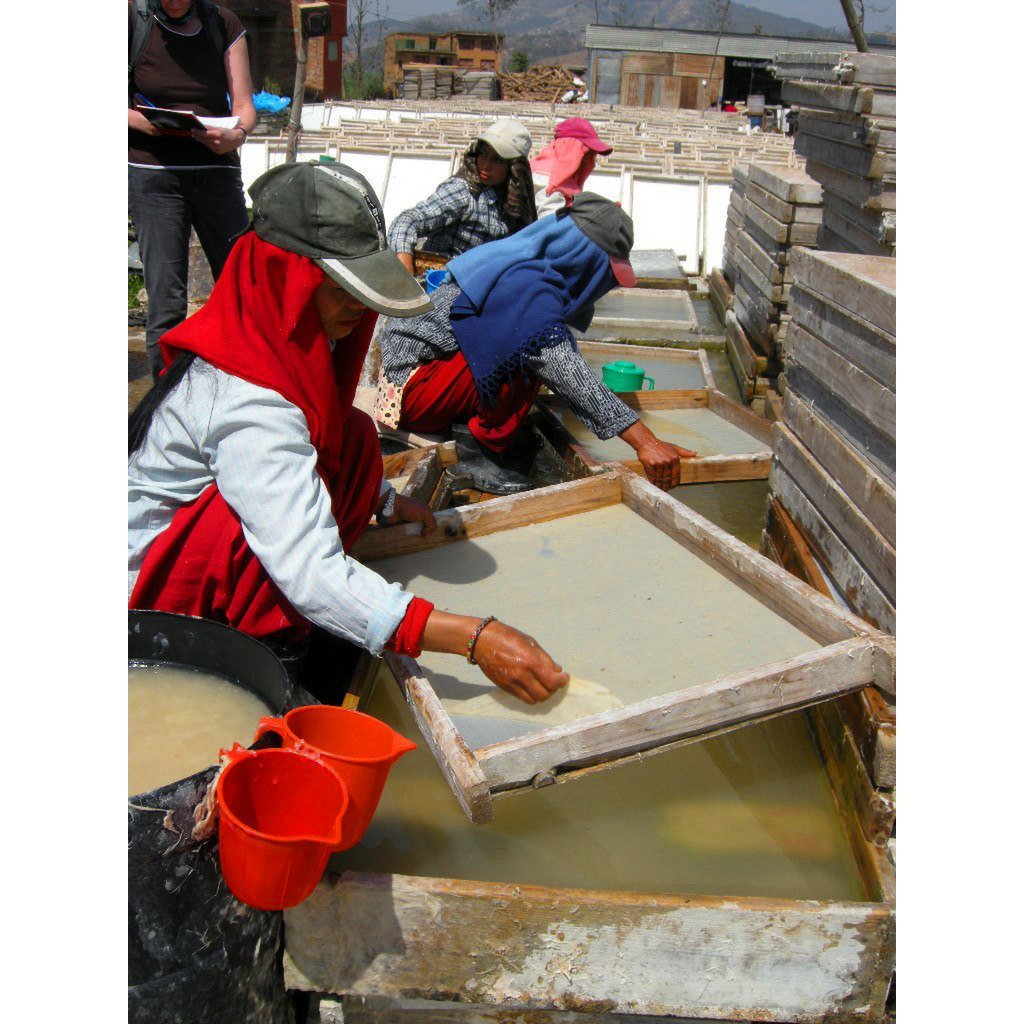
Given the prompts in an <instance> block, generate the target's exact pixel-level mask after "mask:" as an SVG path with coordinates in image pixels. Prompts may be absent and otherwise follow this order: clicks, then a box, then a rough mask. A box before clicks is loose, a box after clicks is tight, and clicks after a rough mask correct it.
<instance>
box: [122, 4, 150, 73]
mask: <svg viewBox="0 0 1024 1024" xmlns="http://www.w3.org/2000/svg"><path fill="white" fill-rule="evenodd" d="M152 27H153V18H152V16H151V14H150V11H149V0H132V23H131V27H130V28H129V29H128V85H129V88H130V87H131V77H132V75H133V74H134V72H135V65H136V64H138V62H139V57H141V56H142V51H143V50H144V49H145V48H146V42H147V40H148V39H149V30H150V29H151V28H152Z"/></svg>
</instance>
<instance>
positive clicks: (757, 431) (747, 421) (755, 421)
mask: <svg viewBox="0 0 1024 1024" xmlns="http://www.w3.org/2000/svg"><path fill="white" fill-rule="evenodd" d="M708 408H709V409H710V410H711V411H712V412H713V413H715V415H717V416H721V417H722V419H724V420H728V421H729V422H730V423H731V424H732V425H733V426H735V427H739V428H740V430H744V431H746V432H747V433H748V434H752V435H753V436H754V437H756V438H757V439H758V440H760V441H762V442H763V443H764V444H765V445H766V446H767V447H769V448H770V447H771V443H772V426H771V424H770V423H769V422H768V421H767V420H766V419H765V418H764V417H763V416H758V415H756V414H755V413H753V412H751V411H750V410H749V409H747V408H746V407H745V406H742V405H738V404H737V403H736V402H734V401H733V400H732V399H731V398H728V397H726V396H725V395H723V394H722V392H721V391H717V390H715V389H713V388H709V389H708Z"/></svg>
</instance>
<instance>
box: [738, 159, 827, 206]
mask: <svg viewBox="0 0 1024 1024" xmlns="http://www.w3.org/2000/svg"><path fill="white" fill-rule="evenodd" d="M748 175H749V180H750V181H752V182H753V183H754V184H755V185H759V186H760V187H761V188H762V189H764V190H765V191H766V192H769V193H771V194H772V195H773V196H776V197H777V198H779V199H781V200H782V201H783V202H786V203H804V204H809V205H812V206H820V205H821V199H822V194H821V185H820V184H818V182H816V181H815V180H814V179H813V178H812V177H811V176H810V175H809V174H808V173H807V172H806V171H805V170H803V169H802V168H800V167H782V166H777V165H774V164H772V165H768V164H759V163H753V164H751V165H750V168H749V171H748Z"/></svg>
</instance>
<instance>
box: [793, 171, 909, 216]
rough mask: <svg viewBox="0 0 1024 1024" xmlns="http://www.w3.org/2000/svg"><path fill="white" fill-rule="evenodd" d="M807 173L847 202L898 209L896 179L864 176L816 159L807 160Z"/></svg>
mask: <svg viewBox="0 0 1024 1024" xmlns="http://www.w3.org/2000/svg"><path fill="white" fill-rule="evenodd" d="M807 173H808V174H810V175H811V176H812V177H813V178H814V180H815V181H820V182H821V185H822V188H824V189H825V190H826V191H828V192H835V193H838V194H839V195H841V196H842V197H843V198H844V199H846V200H847V202H850V203H855V204H857V205H858V206H862V207H864V209H866V210H895V209H896V182H895V181H885V180H884V179H878V178H862V177H860V176H859V175H856V174H849V173H847V172H846V171H841V170H839V168H837V167H831V166H829V165H828V164H823V163H819V162H818V161H816V160H808V161H807Z"/></svg>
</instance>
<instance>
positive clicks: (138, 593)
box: [128, 409, 382, 644]
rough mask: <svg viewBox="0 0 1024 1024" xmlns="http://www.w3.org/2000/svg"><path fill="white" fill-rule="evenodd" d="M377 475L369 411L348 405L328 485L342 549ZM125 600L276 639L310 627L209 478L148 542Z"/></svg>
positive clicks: (365, 519)
mask: <svg viewBox="0 0 1024 1024" xmlns="http://www.w3.org/2000/svg"><path fill="white" fill-rule="evenodd" d="M381 476H382V465H381V458H380V445H379V443H378V441H377V431H376V429H375V428H374V426H373V423H372V421H371V420H370V418H369V416H367V415H366V414H365V413H363V412H360V411H359V410H357V409H353V410H352V412H351V413H350V415H349V419H348V421H347V422H346V424H345V444H344V447H343V448H342V453H341V466H340V468H339V470H338V473H337V475H336V476H335V478H334V480H333V482H331V483H330V484H329V485H328V486H329V489H330V491H331V504H332V509H333V512H334V517H335V519H336V520H337V523H338V532H339V534H340V535H341V542H342V545H343V547H344V548H345V550H346V551H348V550H350V549H351V547H352V545H353V544H355V542H356V541H357V540H358V539H359V537H360V535H361V534H362V533H363V531H364V530H365V529H366V527H367V525H368V524H369V522H370V517H371V516H372V515H373V513H374V510H375V509H376V507H377V502H378V500H379V497H380V482H381ZM128 607H129V608H150V609H154V610H156V611H164V612H178V613H180V614H182V615H198V616H201V617H202V618H204V619H213V620H214V621H215V622H224V623H227V625H229V626H234V627H235V628H236V629H240V630H241V631H242V632H243V633H248V634H249V636H255V637H259V638H260V639H273V640H274V641H275V642H277V643H281V644H291V643H296V642H298V641H299V640H301V639H303V637H305V636H306V635H307V634H308V633H309V631H310V624H309V622H308V621H307V620H306V619H305V618H304V617H303V616H302V615H301V614H300V613H299V612H298V611H296V609H295V608H293V607H292V604H291V602H290V601H289V600H288V599H287V598H286V597H285V596H284V594H282V593H281V591H280V590H279V589H278V588H277V584H275V583H274V581H273V580H272V579H271V578H270V576H269V575H268V574H267V571H266V569H264V568H263V565H262V564H261V563H260V561H259V559H258V558H257V557H256V556H255V555H254V554H253V552H252V549H251V548H250V547H249V545H248V544H247V543H246V541H245V537H244V535H243V533H242V524H241V522H240V520H239V518H238V516H237V515H236V514H235V512H234V511H233V510H232V508H231V506H230V505H228V503H227V502H226V501H225V500H224V499H223V497H221V493H220V491H219V490H218V488H217V485H216V484H210V486H209V487H207V488H206V490H204V491H203V493H202V494H200V495H199V497H198V498H196V500H195V501H193V502H192V503H191V504H189V505H184V506H183V507H182V508H180V509H178V511H177V512H176V513H175V514H174V518H173V519H172V520H171V524H170V526H168V527H167V529H166V530H164V532H163V533H161V534H160V536H158V537H157V538H156V540H155V541H153V543H152V545H151V546H150V549H149V551H147V552H146V557H145V559H143V562H142V569H141V570H140V572H139V578H138V580H137V581H136V583H135V587H134V589H133V590H132V596H131V599H130V600H129V602H128Z"/></svg>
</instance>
